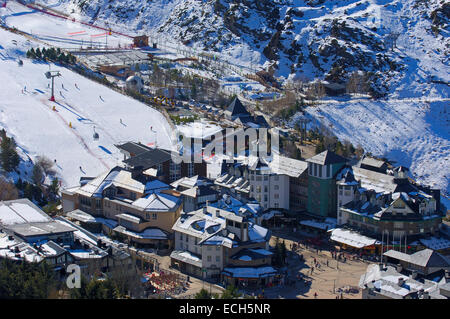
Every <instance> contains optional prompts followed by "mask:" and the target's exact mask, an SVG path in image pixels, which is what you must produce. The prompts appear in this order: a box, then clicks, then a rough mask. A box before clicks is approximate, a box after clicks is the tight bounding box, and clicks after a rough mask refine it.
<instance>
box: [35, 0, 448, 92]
mask: <svg viewBox="0 0 450 319" xmlns="http://www.w3.org/2000/svg"><path fill="white" fill-rule="evenodd" d="M37 2H41V3H43V4H46V3H47V2H51V1H50V0H38V1H37ZM61 2H62V3H63V6H65V7H66V9H67V11H68V13H70V12H69V11H70V10H74V9H76V10H78V11H80V12H81V14H82V15H84V16H87V17H89V19H90V20H91V21H95V22H96V23H102V22H103V23H104V22H105V21H107V23H110V24H112V25H118V26H123V27H124V28H128V29H129V30H130V31H134V32H139V33H143V32H152V33H155V32H157V33H161V34H169V35H170V36H171V37H173V38H175V39H176V40H178V41H180V42H182V43H184V44H185V45H189V46H195V47H198V48H202V49H204V50H208V51H216V52H224V51H226V52H231V53H230V54H234V55H235V56H238V57H241V56H243V54H242V50H240V49H236V48H239V47H245V48H246V50H248V51H257V52H259V53H260V57H261V58H260V59H259V61H255V62H259V63H264V62H269V63H268V64H270V65H272V64H273V63H275V65H276V66H277V75H283V76H288V75H289V74H296V75H298V76H302V77H305V78H308V79H311V80H312V79H314V78H322V79H327V80H329V81H333V82H338V83H344V82H345V81H346V80H347V79H348V78H349V76H350V74H351V73H352V72H354V71H356V70H361V71H365V72H367V73H372V74H373V76H372V77H373V81H374V82H376V81H377V80H376V79H378V78H379V79H381V83H383V82H385V83H386V82H388V81H389V80H390V79H392V78H394V77H398V76H399V74H400V73H401V71H402V70H403V69H404V65H405V64H406V63H407V62H408V61H405V58H407V57H405V56H404V55H403V54H401V53H399V52H398V51H395V50H392V44H391V43H390V42H389V41H388V40H389V34H391V33H392V32H399V33H400V35H401V36H403V37H409V38H414V37H416V36H418V35H417V28H418V27H419V25H420V27H421V28H422V29H424V32H428V33H430V34H433V35H434V36H435V41H436V44H437V45H438V44H439V43H441V42H442V41H443V42H446V43H447V45H448V42H449V40H448V38H445V37H444V36H443V34H444V31H446V32H448V29H449V23H448V22H449V16H450V5H449V4H448V3H446V2H445V1H442V0H383V1H368V0H327V1H325V0H303V1H292V0H258V1H256V0H152V1H150V0H146V1H134V0H120V1H110V0H91V1H86V0H62V1H61ZM425 21H426V22H425ZM422 24H423V25H424V26H422ZM406 40H408V39H406ZM438 50H439V49H438ZM448 53H449V52H448V47H447V49H446V50H442V51H439V54H440V57H441V58H442V61H444V60H445V54H447V55H448ZM247 62H248V61H247ZM373 90H377V91H379V93H380V94H381V95H382V94H384V92H385V91H386V88H383V87H382V85H381V86H378V85H375V84H374V86H373Z"/></svg>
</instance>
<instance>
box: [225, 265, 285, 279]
mask: <svg viewBox="0 0 450 319" xmlns="http://www.w3.org/2000/svg"><path fill="white" fill-rule="evenodd" d="M277 273H278V272H277V270H276V269H275V268H273V267H271V266H262V267H227V268H224V269H223V272H222V274H223V275H225V276H229V277H233V278H265V277H271V276H274V275H276V274H277Z"/></svg>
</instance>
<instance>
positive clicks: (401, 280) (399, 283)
mask: <svg viewBox="0 0 450 319" xmlns="http://www.w3.org/2000/svg"><path fill="white" fill-rule="evenodd" d="M404 283H405V279H403V277H400V278H398V286H399V287H401V286H403V284H404Z"/></svg>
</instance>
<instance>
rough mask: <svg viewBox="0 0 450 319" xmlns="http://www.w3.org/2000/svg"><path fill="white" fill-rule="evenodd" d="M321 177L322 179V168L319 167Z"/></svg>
mask: <svg viewBox="0 0 450 319" xmlns="http://www.w3.org/2000/svg"><path fill="white" fill-rule="evenodd" d="M319 177H322V166H319Z"/></svg>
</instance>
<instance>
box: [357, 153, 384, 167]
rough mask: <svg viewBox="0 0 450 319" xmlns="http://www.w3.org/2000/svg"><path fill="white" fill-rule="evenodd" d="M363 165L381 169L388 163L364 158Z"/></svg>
mask: <svg viewBox="0 0 450 319" xmlns="http://www.w3.org/2000/svg"><path fill="white" fill-rule="evenodd" d="M361 164H364V165H367V166H372V167H377V168H380V167H381V166H383V165H384V164H386V162H384V161H380V160H377V159H375V158H372V157H367V156H366V157H364V158H363V159H362V161H361Z"/></svg>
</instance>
